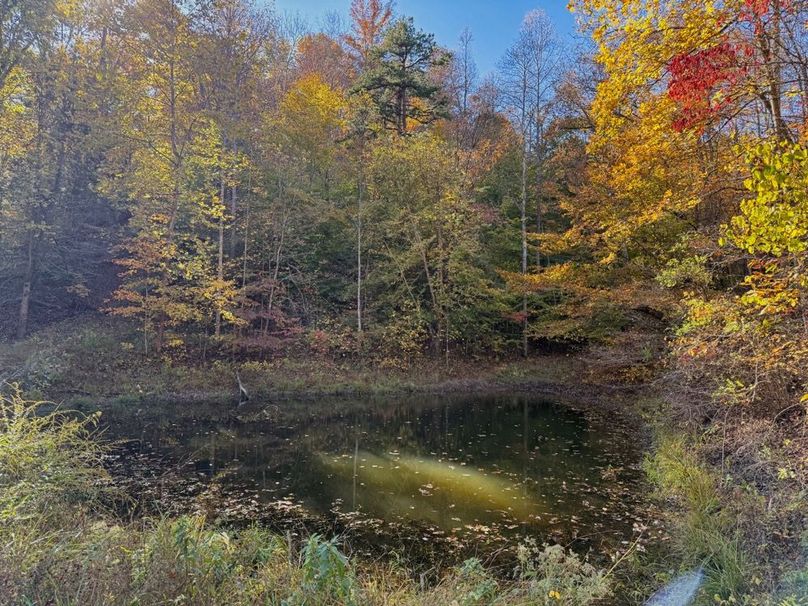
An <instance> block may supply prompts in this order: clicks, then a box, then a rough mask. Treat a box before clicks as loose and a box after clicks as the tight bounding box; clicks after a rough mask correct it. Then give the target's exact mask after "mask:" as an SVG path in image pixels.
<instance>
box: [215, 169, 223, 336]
mask: <svg viewBox="0 0 808 606" xmlns="http://www.w3.org/2000/svg"><path fill="white" fill-rule="evenodd" d="M220 195H221V202H222V204H224V195H225V184H224V174H222V183H221V189H220ZM222 210H224V209H222ZM216 277H217V278H218V280H219V288H221V284H222V282H223V281H224V212H222V215H221V216H220V217H219V250H218V255H217V259H216ZM215 305H216V320H215V322H216V327H215V329H214V336H215V337H216V338H217V339H218V338H219V337H221V336H222V310H221V309H220V302H219V301H217V302H216V303H215Z"/></svg>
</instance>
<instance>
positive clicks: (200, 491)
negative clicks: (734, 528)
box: [105, 394, 648, 557]
mask: <svg viewBox="0 0 808 606" xmlns="http://www.w3.org/2000/svg"><path fill="white" fill-rule="evenodd" d="M105 417H106V422H107V424H108V435H110V436H111V437H113V438H116V439H122V440H124V448H123V449H122V451H120V452H119V453H118V455H117V457H116V458H115V460H114V461H113V462H112V463H111V467H112V469H113V470H114V472H115V473H116V475H118V476H119V477H123V478H126V481H128V482H131V483H132V485H133V486H135V487H137V491H138V492H139V493H140V498H141V500H142V499H146V500H148V499H153V500H154V501H155V502H159V509H160V510H161V511H166V510H170V511H179V512H182V511H200V510H201V511H204V512H206V513H207V515H208V516H210V517H212V518H216V519H221V520H223V521H227V522H235V523H238V522H244V521H248V520H255V519H257V520H261V521H264V522H267V523H269V524H270V525H272V526H274V527H278V528H279V529H283V530H284V532H289V531H290V529H292V530H294V532H300V533H306V532H322V533H334V534H340V535H343V536H346V537H348V539H349V540H354V539H355V541H356V544H357V545H370V546H373V547H374V548H376V549H378V548H382V549H383V550H387V551H396V553H400V552H402V551H403V552H412V551H414V550H418V551H421V552H423V551H429V552H431V553H440V554H442V555H441V557H443V555H444V554H447V553H451V552H463V553H466V554H467V553H469V552H473V553H481V552H485V551H491V552H492V551H493V550H497V549H502V548H513V547H515V546H516V545H518V544H520V543H522V542H524V541H526V540H527V541H531V540H532V541H536V542H537V543H542V542H545V541H556V542H563V543H565V544H571V545H575V546H577V547H580V548H582V549H590V548H594V549H595V550H601V551H603V550H605V549H607V548H608V549H611V548H612V547H616V548H619V545H620V544H621V543H622V544H625V543H626V542H628V541H629V540H630V539H632V537H633V536H635V535H636V534H637V532H638V529H645V528H646V525H647V524H648V521H647V517H648V516H647V513H646V512H645V510H644V507H643V501H644V500H643V493H644V492H645V491H646V487H645V486H644V483H643V473H642V470H641V459H642V455H643V447H642V443H641V440H640V439H639V436H638V432H637V430H636V428H632V427H631V423H629V422H628V421H627V420H625V419H622V418H621V417H620V415H618V414H615V413H614V411H608V412H607V411H606V410H605V409H603V408H602V407H598V406H596V405H580V406H579V405H571V404H561V403H558V402H554V401H552V400H548V399H545V398H541V397H535V396H530V395H521V394H511V395H493V396H463V397H446V396H424V397H418V398H406V399H389V398H388V399H367V400H329V401H305V402H278V403H265V402H250V403H249V404H248V405H246V406H241V407H235V406H233V405H230V404H216V403H210V404H194V405H188V404H183V405H180V404H177V405H169V406H166V405H165V404H164V403H161V404H160V405H159V406H156V405H155V406H154V407H148V406H144V407H142V408H140V409H138V410H137V411H132V410H130V409H127V410H126V411H116V412H112V413H109V414H107V415H105Z"/></svg>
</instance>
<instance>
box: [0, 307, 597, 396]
mask: <svg viewBox="0 0 808 606" xmlns="http://www.w3.org/2000/svg"><path fill="white" fill-rule="evenodd" d="M136 338H137V335H136V331H135V328H134V327H133V326H131V325H130V324H128V323H126V322H123V321H121V320H116V319H112V318H107V317H104V316H96V315H93V316H90V317H87V318H85V319H84V320H82V321H78V322H71V323H66V324H59V325H54V326H52V327H50V328H48V329H46V330H43V331H41V332H39V333H37V334H36V335H34V336H33V337H31V338H29V339H27V340H26V341H23V342H20V343H16V344H9V343H7V344H0V369H2V371H0V375H2V376H0V380H5V381H14V382H18V383H19V384H20V385H22V386H23V387H24V388H25V390H26V392H27V393H30V394H33V395H37V396H41V397H47V398H49V399H53V400H58V401H76V400H85V401H98V400H104V401H105V402H109V401H110V400H116V399H118V400H121V401H124V402H125V401H131V400H137V399H145V398H160V399H174V400H178V401H186V400H187V401H193V400H200V399H234V398H237V397H238V383H237V379H236V375H237V374H238V375H239V376H240V378H241V381H242V382H243V384H244V386H245V387H246V388H247V389H248V391H249V392H250V394H251V396H252V395H254V396H259V397H267V398H272V399H278V398H286V397H295V398H300V397H303V398H311V397H319V396H325V395H350V394H357V395H381V394H390V393H395V394H407V393H424V392H432V393H449V392H468V391H474V390H491V389H496V388H513V387H537V386H545V387H547V388H548V389H551V388H552V387H553V386H557V385H559V384H567V385H577V384H580V382H581V380H582V378H584V377H585V375H586V374H587V368H586V363H585V362H584V361H582V360H581V359H580V358H576V357H574V356H570V355H565V354H555V355H548V356H539V357H536V358H530V359H526V360H525V359H521V358H518V357H515V358H504V359H496V358H479V359H465V358H463V357H461V356H459V355H458V356H457V357H454V356H450V357H449V359H448V360H447V359H445V358H439V359H432V358H427V357H419V358H412V359H410V360H408V361H407V362H406V363H405V362H402V361H399V362H396V363H393V362H391V361H390V360H380V359H376V358H372V357H368V358H363V357H362V356H358V355H357V356H326V355H317V354H315V353H314V352H304V353H303V354H301V355H299V356H295V357H277V358H271V359H264V360H255V359H253V360H245V359H239V358H238V357H235V356H233V355H228V354H226V353H222V352H219V355H217V356H215V357H214V356H209V357H207V358H206V359H203V360H190V359H186V358H184V357H182V356H179V357H169V356H163V357H155V356H151V357H144V356H143V355H142V354H141V353H137V352H135V351H134V350H133V348H134V345H133V343H134V342H135V340H136Z"/></svg>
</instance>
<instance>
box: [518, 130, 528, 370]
mask: <svg viewBox="0 0 808 606" xmlns="http://www.w3.org/2000/svg"><path fill="white" fill-rule="evenodd" d="M521 179H522V196H521V199H520V202H519V213H520V217H519V218H520V225H521V232H522V233H521V236H522V275H523V276H526V275H527V140H526V139H525V142H524V143H523V144H522V176H521ZM522 355H523V356H524V357H527V293H523V294H522Z"/></svg>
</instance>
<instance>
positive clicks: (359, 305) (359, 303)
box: [356, 178, 362, 332]
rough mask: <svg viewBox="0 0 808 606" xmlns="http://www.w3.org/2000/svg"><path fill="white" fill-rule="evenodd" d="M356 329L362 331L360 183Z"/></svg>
mask: <svg viewBox="0 0 808 606" xmlns="http://www.w3.org/2000/svg"><path fill="white" fill-rule="evenodd" d="M356 329H357V331H358V332H362V183H361V178H360V183H359V200H358V209H357V216H356Z"/></svg>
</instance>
